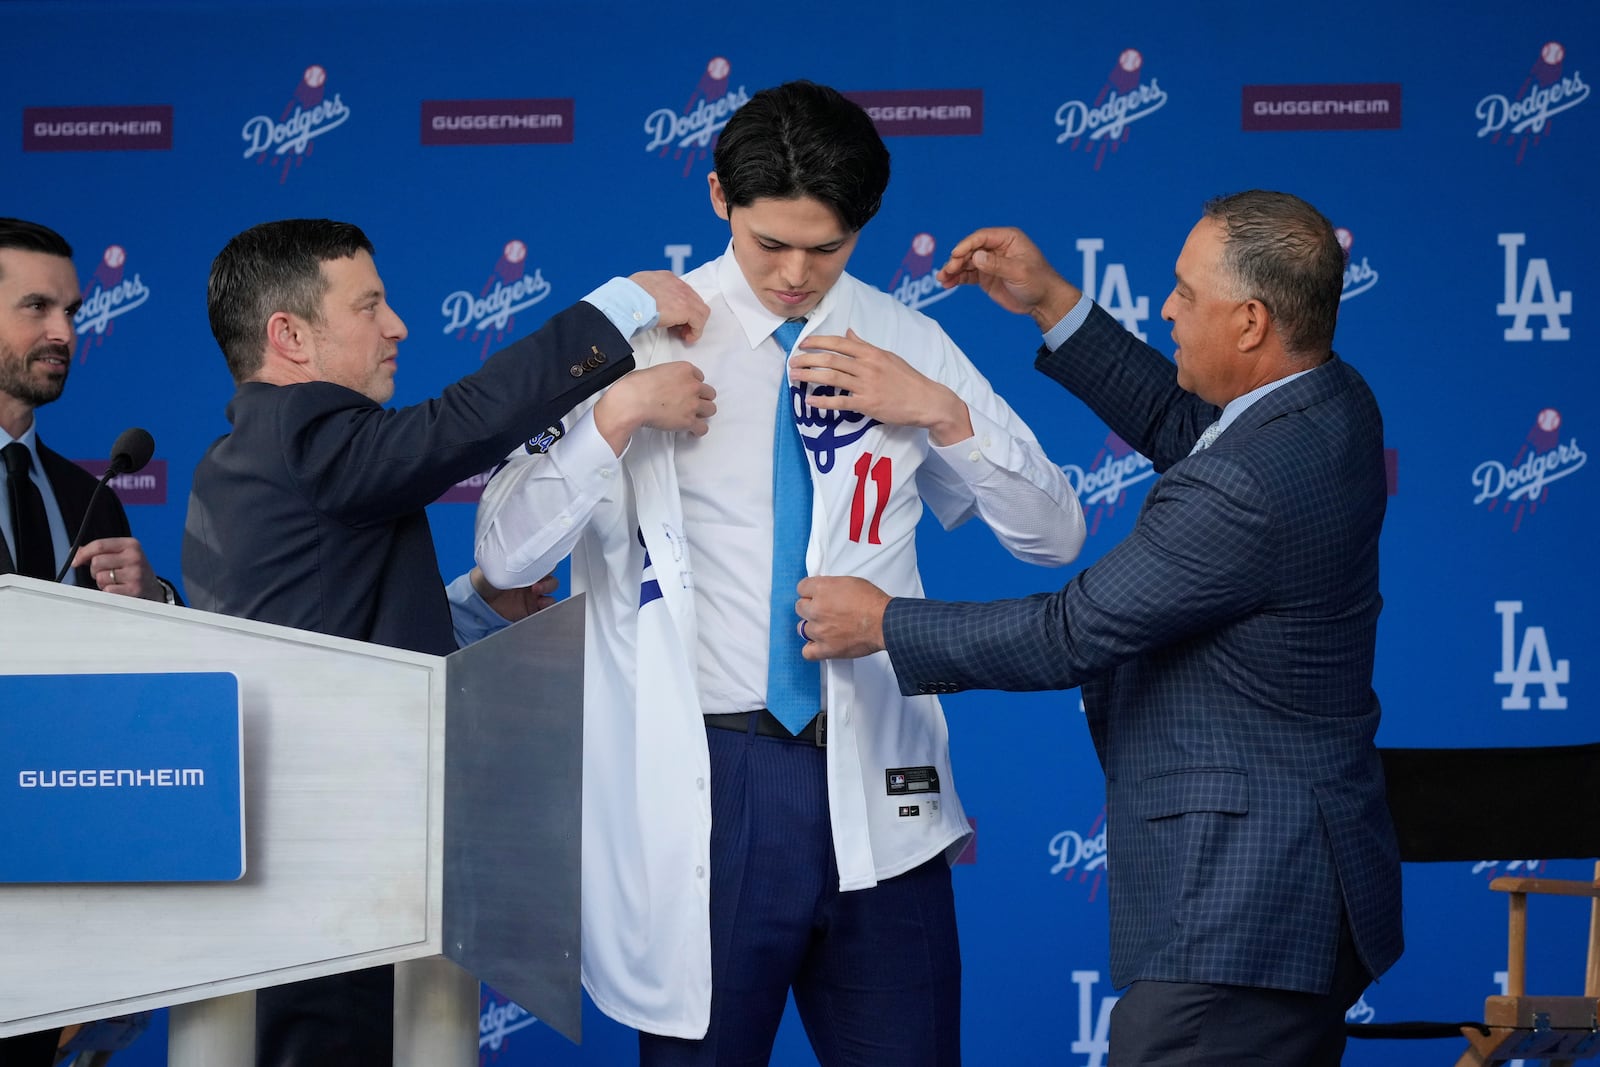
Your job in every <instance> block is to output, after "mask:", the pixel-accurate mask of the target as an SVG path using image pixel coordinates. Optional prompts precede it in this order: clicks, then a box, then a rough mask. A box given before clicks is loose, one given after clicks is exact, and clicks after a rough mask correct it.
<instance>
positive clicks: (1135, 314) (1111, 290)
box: [1077, 237, 1150, 341]
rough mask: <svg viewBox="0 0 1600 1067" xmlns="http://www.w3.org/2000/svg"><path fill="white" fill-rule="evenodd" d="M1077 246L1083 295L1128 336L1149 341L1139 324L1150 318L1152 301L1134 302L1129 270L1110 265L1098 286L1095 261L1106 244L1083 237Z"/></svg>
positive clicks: (1099, 240) (1113, 264)
mask: <svg viewBox="0 0 1600 1067" xmlns="http://www.w3.org/2000/svg"><path fill="white" fill-rule="evenodd" d="M1077 244H1078V251H1079V252H1082V253H1083V291H1084V292H1086V293H1088V294H1089V296H1090V297H1092V298H1093V299H1094V302H1095V303H1097V304H1099V305H1100V306H1101V307H1102V308H1104V309H1105V312H1106V314H1108V315H1110V316H1111V317H1112V318H1114V319H1116V320H1117V321H1118V322H1120V323H1122V325H1123V328H1125V329H1126V330H1127V331H1128V332H1129V333H1131V334H1133V335H1134V336H1135V337H1137V338H1138V339H1139V340H1141V341H1145V340H1148V338H1147V337H1145V335H1144V331H1143V330H1141V329H1139V324H1140V323H1141V322H1143V321H1144V320H1145V319H1148V318H1149V317H1150V298H1149V297H1148V296H1141V297H1139V298H1138V299H1137V300H1136V299H1134V296H1133V290H1132V288H1131V287H1130V286H1129V284H1128V268H1127V267H1126V266H1125V265H1123V264H1121V263H1107V264H1106V269H1105V273H1104V274H1102V275H1101V276H1100V278H1099V283H1098V285H1097V284H1096V279H1095V257H1096V256H1097V255H1098V254H1099V252H1100V251H1101V250H1103V249H1104V248H1105V246H1106V242H1105V240H1104V239H1103V238H1100V237H1080V238H1078V243H1077Z"/></svg>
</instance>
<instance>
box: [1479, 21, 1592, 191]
mask: <svg viewBox="0 0 1600 1067" xmlns="http://www.w3.org/2000/svg"><path fill="white" fill-rule="evenodd" d="M1566 62H1567V50H1566V48H1565V46H1563V45H1562V44H1561V42H1560V41H1547V42H1545V44H1544V46H1543V47H1541V48H1540V49H1539V56H1538V58H1537V59H1535V60H1534V62H1533V69H1532V70H1530V71H1528V73H1527V75H1526V76H1525V77H1524V78H1523V79H1522V84H1521V85H1520V86H1519V87H1518V88H1517V90H1516V92H1514V93H1512V94H1511V95H1509V96H1507V95H1504V94H1502V93H1490V94H1489V95H1488V96H1486V97H1484V98H1483V99H1482V100H1479V101H1478V107H1477V110H1476V111H1475V112H1474V114H1475V115H1476V116H1477V118H1478V122H1479V124H1480V125H1479V126H1478V136H1479V137H1480V138H1486V139H1487V140H1488V141H1489V143H1490V144H1503V145H1505V146H1507V147H1509V148H1514V149H1516V153H1517V165H1518V166H1521V165H1522V160H1523V158H1524V157H1525V156H1526V155H1527V152H1528V149H1529V148H1530V147H1532V146H1534V145H1537V144H1538V143H1539V142H1540V141H1542V140H1544V139H1545V138H1546V137H1548V136H1549V135H1550V133H1551V131H1552V130H1553V129H1554V128H1555V125H1556V124H1555V123H1553V122H1552V121H1551V119H1552V118H1553V117H1554V116H1556V115H1559V114H1561V112H1563V111H1567V110H1570V109H1572V108H1575V107H1577V106H1578V105H1579V104H1581V103H1583V102H1584V101H1585V100H1587V99H1589V85H1588V83H1587V82H1585V81H1584V80H1583V74H1582V73H1581V72H1580V71H1579V70H1578V69H1577V68H1575V67H1574V68H1573V69H1572V71H1571V72H1570V73H1568V72H1567V70H1566Z"/></svg>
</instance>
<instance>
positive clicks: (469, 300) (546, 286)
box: [439, 241, 550, 359]
mask: <svg viewBox="0 0 1600 1067" xmlns="http://www.w3.org/2000/svg"><path fill="white" fill-rule="evenodd" d="M549 295H550V283H549V282H548V281H546V280H545V277H544V271H543V270H541V269H539V268H538V267H535V268H534V270H533V273H532V274H529V273H528V246H527V245H525V244H523V243H522V242H521V241H507V242H506V246H505V247H504V248H503V249H501V250H500V258H499V260H497V261H496V262H495V265H494V269H493V270H491V271H490V272H489V277H488V278H486V279H485V280H484V282H483V284H482V285H480V286H479V287H478V292H477V295H476V296H474V295H473V294H472V292H471V291H469V290H466V289H457V290H456V291H455V292H453V293H451V294H450V295H449V296H447V297H445V298H444V303H443V304H442V305H440V308H439V310H440V311H442V312H443V313H444V320H445V321H444V332H445V333H453V334H455V335H456V339H457V340H460V339H462V338H468V337H469V334H470V338H469V339H470V340H471V341H472V342H473V343H474V344H476V343H477V342H478V341H479V340H480V339H481V340H482V342H483V344H482V347H481V348H480V349H479V350H478V358H479V359H485V358H487V357H488V355H489V349H490V347H491V346H492V345H497V344H500V343H501V342H502V341H504V340H505V339H506V338H507V337H508V336H510V333H511V328H512V326H513V324H514V323H515V322H516V317H517V314H518V312H522V311H526V310H528V309H529V308H531V307H533V306H534V305H535V304H537V303H539V302H540V301H542V300H543V299H544V298H545V297H547V296H549Z"/></svg>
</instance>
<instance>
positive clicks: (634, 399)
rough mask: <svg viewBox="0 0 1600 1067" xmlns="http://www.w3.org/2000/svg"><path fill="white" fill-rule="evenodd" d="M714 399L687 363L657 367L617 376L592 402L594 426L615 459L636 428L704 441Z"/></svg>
mask: <svg viewBox="0 0 1600 1067" xmlns="http://www.w3.org/2000/svg"><path fill="white" fill-rule="evenodd" d="M716 397H717V391H716V390H715V389H713V388H712V387H711V386H710V385H708V384H706V376H705V375H704V374H701V373H700V368H699V367H696V366H695V365H694V364H693V363H687V362H684V361H683V360H676V361H674V362H672V363H662V364H658V365H657V366H654V367H646V368H645V369H644V370H636V371H630V372H629V373H627V374H624V375H623V376H622V377H621V378H618V379H617V381H616V383H615V384H614V385H612V386H611V388H609V389H607V390H606V393H605V395H604V396H602V397H601V398H600V400H599V402H598V403H596V404H595V406H594V424H595V428H596V429H598V430H599V431H600V436H601V437H604V438H605V439H606V443H607V444H608V445H610V446H611V451H613V452H615V453H616V454H617V455H619V456H620V455H622V453H623V451H624V450H625V449H626V448H627V447H628V442H629V440H631V439H632V438H633V434H634V431H635V430H637V429H639V428H640V427H641V426H648V427H650V428H651V429H654V430H665V431H668V432H677V431H682V432H684V433H687V434H690V435H691V436H694V437H704V436H705V433H706V430H708V429H709V428H710V425H711V416H713V415H715V414H716V413H717V405H716Z"/></svg>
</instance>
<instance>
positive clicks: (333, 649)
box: [0, 575, 583, 1067]
mask: <svg viewBox="0 0 1600 1067" xmlns="http://www.w3.org/2000/svg"><path fill="white" fill-rule="evenodd" d="M218 671H226V672H232V673H233V674H234V675H236V676H237V678H238V681H239V694H240V703H241V707H242V715H241V720H242V739H241V740H242V747H243V754H244V755H243V765H244V769H243V787H244V818H245V851H246V869H245V874H244V876H243V877H242V878H241V879H240V880H238V881H233V882H206V883H199V882H181V883H180V882H163V883H156V882H143V883H94V884H76V883H72V884H22V883H12V884H0V946H3V947H0V1037H4V1036H10V1035H12V1034H18V1033H26V1032H29V1031H33V1030H40V1029H44V1028H47V1027H56V1026H64V1025H68V1024H71V1023H76V1022H87V1021H90V1020H93V1019H99V1018H105V1017H108V1016H113V1015H124V1014H128V1013H130V1012H135V1011H142V1010H145V1009H149V1008H157V1007H166V1006H172V1007H173V1012H172V1025H171V1031H170V1032H171V1038H170V1041H171V1046H170V1049H171V1051H170V1052H169V1062H170V1063H172V1064H174V1065H179V1064H184V1065H186V1064H189V1063H193V1064H201V1063H206V1064H218V1063H230V1064H231V1063H250V1062H252V1057H253V1047H254V1046H253V1035H254V993H253V991H254V990H256V989H259V988H261V987H264V986H272V985H278V984H282V983H285V982H293V981H298V980H301V979H306V978H315V977H319V976H322V975H328V974H335V973H340V972H344V971H352V970H358V969H360V968H364V967H372V966H377V965H381V964H397V965H399V966H398V967H397V970H396V976H395V998H396V999H395V1017H396V1029H395V1062H396V1064H399V1065H407V1067H409V1065H413V1064H415V1065H421V1064H427V1065H429V1067H453V1065H462V1067H465V1065H468V1064H471V1065H476V1064H477V1062H478V1036H477V1035H478V981H479V980H482V981H484V982H487V983H489V984H491V985H493V986H494V987H495V988H496V989H497V990H498V991H500V992H501V993H503V994H504V995H506V996H507V997H509V998H511V999H512V1000H514V1001H516V1002H517V1003H518V1004H520V1005H522V1006H523V1007H524V1008H526V1009H528V1010H529V1011H530V1012H532V1013H533V1014H535V1015H536V1016H538V1017H539V1018H540V1019H541V1020H542V1021H544V1022H545V1023H547V1024H548V1025H550V1026H551V1027H553V1028H554V1029H556V1030H557V1031H559V1032H560V1033H562V1034H564V1035H565V1036H567V1037H568V1038H570V1039H571V1040H574V1041H577V1040H578V1039H579V1038H580V1036H581V1001H580V992H579V970H578V968H579V913H578V879H579V832H580V815H581V810H580V804H581V773H582V770H581V768H582V730H583V726H582V705H583V606H582V603H581V602H580V601H578V600H569V601H565V602H563V603H561V604H558V605H556V606H555V607H552V608H550V609H548V610H546V611H543V612H540V613H539V614H538V615H535V616H533V617H531V618H528V619H525V620H523V621H522V622H519V623H517V624H516V625H514V626H511V627H508V628H507V629H505V630H503V631H501V632H500V633H497V634H494V635H492V636H491V637H489V638H487V639H485V640H483V641H480V642H478V643H476V644H474V645H472V646H471V647H469V648H466V649H463V650H461V651H460V652H457V653H455V654H453V655H450V656H447V657H439V656H429V655H423V654H419V653H413V652H407V651H403V650H399V649H392V648H387V647H384V646H381V645H371V644H365V643H363V642H359V641H350V640H346V639H343V638H337V637H329V636H326V635H323V634H317V633H311V632H308V631H304V630H295V629H292V628H289V627H283V626H272V625H268V624H264V623H256V622H251V621H248V620H243V619H235V618H231V617H228V616H224V615H215V614H211V613H208V612H202V611H196V610H193V609H189V608H180V607H170V606H168V605H165V604H154V603H151V602H149V601H144V600H134V599H131V598H127V597H118V596H109V595H107V594H104V593H101V592H99V591H97V590H83V589H78V588H75V587H69V586H61V585H54V584H51V583H48V582H41V581H37V580H35V579H31V578H24V577H21V576H19V575H0V674H8V675H14V674H90V673H92V674H118V673H168V672H173V673H178V672H218ZM13 713H16V709H7V708H0V715H4V714H13ZM15 762H16V757H13V758H11V759H9V760H8V759H7V758H6V754H5V753H0V767H3V768H4V771H5V773H4V774H0V818H5V807H6V802H5V796H6V792H7V791H8V790H11V791H14V790H16V788H17V786H18V774H19V768H16V767H12V766H10V765H9V764H11V763H15ZM8 779H9V780H8ZM13 796H15V794H14V793H13ZM13 803H15V800H13Z"/></svg>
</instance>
